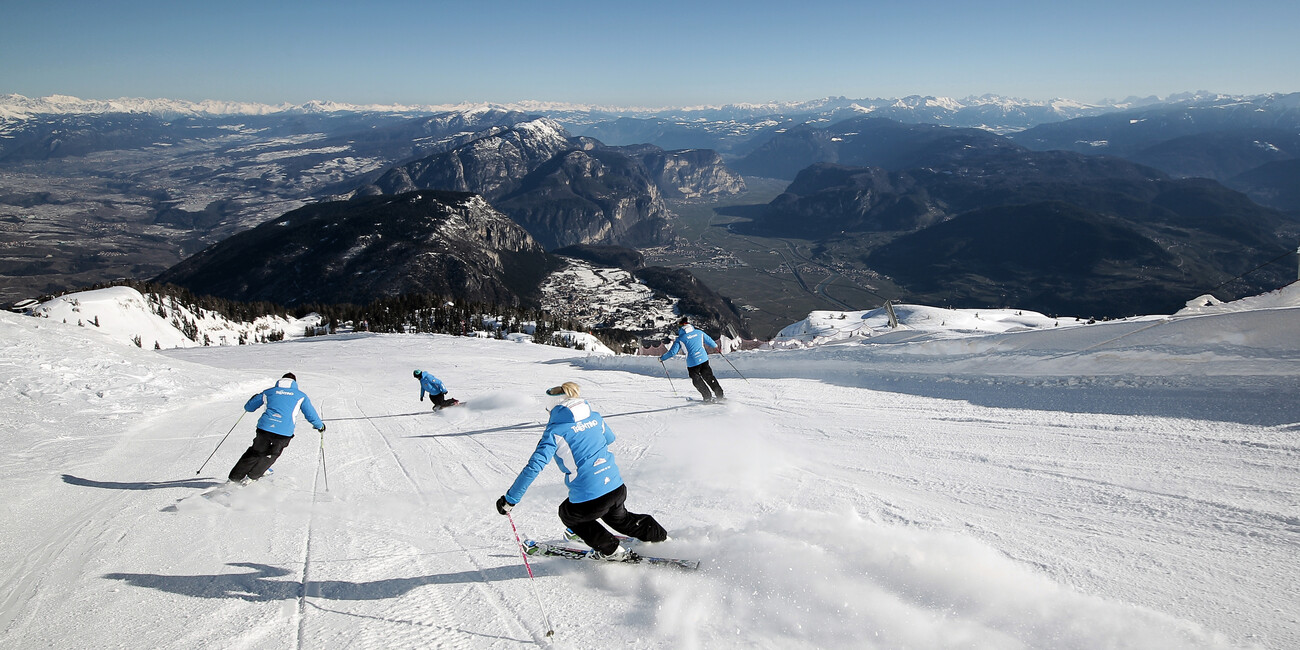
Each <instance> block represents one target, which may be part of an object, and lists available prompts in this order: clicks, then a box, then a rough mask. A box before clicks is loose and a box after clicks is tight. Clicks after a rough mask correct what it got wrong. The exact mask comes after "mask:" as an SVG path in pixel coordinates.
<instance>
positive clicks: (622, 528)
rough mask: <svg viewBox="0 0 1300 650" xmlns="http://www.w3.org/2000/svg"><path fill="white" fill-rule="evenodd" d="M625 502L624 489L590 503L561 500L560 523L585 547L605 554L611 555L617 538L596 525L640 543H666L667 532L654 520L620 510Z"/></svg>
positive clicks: (620, 487)
mask: <svg viewBox="0 0 1300 650" xmlns="http://www.w3.org/2000/svg"><path fill="white" fill-rule="evenodd" d="M626 500H627V486H626V485H620V486H618V488H617V489H615V490H614V491H613V492H610V493H609V494H606V495H604V496H600V497H596V498H595V499H592V500H591V501H583V502H582V503H574V502H572V501H569V500H568V499H565V500H564V503H561V504H560V521H562V522H564V525H565V526H568V527H569V530H572V531H573V532H575V533H577V534H578V537H581V538H582V541H584V542H586V544H587V546H590V547H591V548H593V549H595V550H597V551H599V552H601V553H606V554H608V553H613V552H614V549H616V548H618V538H617V537H614V536H613V535H611V534H610V532H609V531H608V530H606V529H605V527H604V526H602V525H600V522H601V521H604V522H605V523H606V524H609V527H610V528H613V529H614V530H616V531H618V532H620V533H622V534H624V535H627V536H628V537H635V538H637V539H639V540H641V541H643V542H662V541H664V540H665V539H668V531H666V530H664V527H663V526H660V525H659V522H657V521H655V518H654V517H651V516H650V515H638V514H634V513H631V512H628V511H627V508H624V507H623V502H624V501H626Z"/></svg>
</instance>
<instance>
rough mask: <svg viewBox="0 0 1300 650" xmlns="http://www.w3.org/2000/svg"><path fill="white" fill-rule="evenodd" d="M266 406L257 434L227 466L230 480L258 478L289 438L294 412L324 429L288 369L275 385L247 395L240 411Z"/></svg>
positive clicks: (259, 419) (295, 378)
mask: <svg viewBox="0 0 1300 650" xmlns="http://www.w3.org/2000/svg"><path fill="white" fill-rule="evenodd" d="M262 407H266V410H265V411H264V412H263V413H262V417H260V418H258V419H257V435H256V436H255V437H254V438H253V444H252V445H251V446H250V447H249V448H248V450H247V451H245V452H244V455H243V456H240V457H239V460H238V461H236V462H235V466H234V467H232V468H231V469H230V480H232V481H238V482H240V483H244V484H248V483H251V482H252V481H256V480H257V479H259V478H262V475H263V474H265V473H266V471H267V470H268V469H270V468H271V465H274V464H275V461H276V459H278V458H279V457H280V452H282V451H284V448H285V447H287V446H289V441H291V440H293V428H294V426H293V418H294V416H295V415H296V414H297V412H298V411H302V415H303V417H305V418H307V421H308V422H310V423H311V425H312V427H314V428H315V429H316V430H317V431H320V432H321V433H324V432H325V422H324V421H323V420H321V419H320V415H317V414H316V408H315V407H313V406H312V405H311V399H310V398H308V397H307V394H306V393H304V392H302V391H300V390H298V378H297V377H295V376H294V375H293V373H292V372H286V373H284V376H283V377H281V378H280V380H279V381H277V382H275V385H274V386H272V387H270V388H268V389H266V390H264V391H262V392H260V393H258V394H256V395H254V396H252V397H251V398H249V400H248V403H246V404H244V410H245V411H248V412H249V413H252V412H254V411H256V410H257V409H260V408H262Z"/></svg>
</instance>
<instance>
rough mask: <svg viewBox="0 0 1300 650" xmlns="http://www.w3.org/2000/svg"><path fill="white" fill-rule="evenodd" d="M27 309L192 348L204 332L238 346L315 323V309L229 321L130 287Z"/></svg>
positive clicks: (115, 335)
mask: <svg viewBox="0 0 1300 650" xmlns="http://www.w3.org/2000/svg"><path fill="white" fill-rule="evenodd" d="M159 311H161V314H160V313H157V312H159ZM32 312H33V315H35V316H37V317H39V318H45V319H50V320H54V321H58V322H61V323H68V324H76V325H79V326H81V327H89V328H91V329H92V330H94V331H97V332H100V333H102V334H103V335H104V336H106V337H107V338H109V339H111V340H115V341H118V342H130V343H132V344H136V343H135V340H136V339H137V338H138V339H139V343H138V347H146V348H150V349H153V348H154V347H155V346H156V347H158V348H163V349H166V348H177V347H195V346H198V345H203V341H204V337H205V336H206V337H207V341H208V342H209V344H211V345H237V344H238V343H239V341H240V340H241V339H244V340H246V341H247V342H250V343H252V342H256V341H258V339H259V337H262V338H264V337H266V336H267V335H269V334H272V333H278V334H280V335H282V336H284V337H288V338H297V337H300V336H302V335H303V333H304V331H305V330H306V329H308V328H312V327H315V326H317V325H319V324H320V317H319V316H317V315H315V314H310V315H308V316H307V317H306V318H302V319H296V318H294V319H287V318H281V317H278V316H262V317H259V318H257V319H256V320H255V321H253V322H251V323H243V322H234V321H231V320H229V319H226V318H223V317H222V316H221V315H220V314H217V313H214V312H211V311H208V310H202V309H201V310H197V311H195V310H191V309H189V308H187V307H184V306H180V305H178V304H176V303H175V302H174V301H171V300H169V299H166V298H161V297H159V296H157V295H155V294H150V295H149V296H148V297H145V296H144V295H142V294H141V293H140V292H139V291H136V290H135V289H132V288H130V287H109V288H107V289H95V290H92V291H77V292H73V293H69V294H66V295H63V296H59V297H57V298H54V299H51V300H47V301H45V302H43V303H41V304H40V305H38V306H37V307H36V308H35V309H33V310H32ZM164 315H165V316H164ZM186 322H188V323H192V324H193V326H194V332H195V333H196V336H197V338H198V340H197V341H195V340H192V339H190V338H187V337H186V336H185V334H184V333H183V332H182V331H181V330H182V329H183V323H186Z"/></svg>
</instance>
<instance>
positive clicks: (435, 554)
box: [0, 287, 1300, 649]
mask: <svg viewBox="0 0 1300 650" xmlns="http://www.w3.org/2000/svg"><path fill="white" fill-rule="evenodd" d="M1296 291H1297V290H1296V289H1295V288H1294V287H1292V288H1290V289H1288V290H1287V291H1284V292H1279V293H1277V294H1274V295H1270V296H1264V297H1259V298H1258V299H1257V302H1256V304H1254V305H1253V306H1252V305H1251V304H1250V303H1246V302H1244V301H1242V302H1240V303H1231V304H1229V305H1208V306H1207V305H1205V304H1204V303H1206V302H1211V301H1209V300H1203V301H1201V302H1200V303H1197V304H1198V305H1199V306H1195V305H1194V306H1189V308H1188V309H1189V310H1193V311H1190V312H1188V311H1186V310H1185V312H1180V313H1179V314H1177V315H1174V316H1172V317H1167V318H1152V319H1146V320H1136V321H1121V322H1113V323H1096V324H1091V325H1078V326H1072V327H1065V326H1064V325H1062V326H1060V327H1047V326H1037V327H1035V326H1034V324H1033V323H1030V324H1028V325H1024V324H1020V325H1017V326H1016V327H1014V328H1009V329H1007V330H1006V331H995V330H993V329H990V330H981V331H975V330H971V329H964V330H963V331H939V330H933V331H926V330H923V329H919V328H918V329H913V330H908V331H906V332H900V333H896V334H882V335H878V336H877V335H873V336H871V337H869V338H865V337H860V336H859V337H855V338H843V339H839V340H836V341H834V342H832V343H830V344H827V345H820V346H815V347H811V348H807V349H789V350H771V351H751V352H743V353H732V354H728V355H727V356H726V357H725V359H724V358H720V357H718V356H716V355H715V356H714V357H713V358H712V365H713V367H714V369H715V371H716V372H717V374H718V376H719V377H720V379H721V381H722V383H723V386H724V387H725V388H726V390H727V395H728V398H729V402H728V404H727V405H725V406H711V405H695V404H693V403H691V402H686V401H684V400H683V399H682V398H681V395H686V394H689V393H691V392H692V389H691V388H690V385H689V382H688V381H687V379H686V378H685V370H684V367H683V365H682V362H681V360H680V359H675V360H673V361H670V362H669V363H668V364H667V365H666V368H667V370H668V371H669V372H670V374H671V377H665V376H664V369H665V366H661V365H660V364H659V362H658V360H656V359H652V358H640V357H629V356H582V355H580V356H576V357H575V356H572V355H574V352H573V351H572V350H563V349H559V348H552V347H547V346H539V345H530V344H523V343H519V342H515V341H496V340H487V339H476V338H464V337H448V336H430V335H405V336H402V335H389V336H385V335H361V334H353V335H346V336H331V337H316V338H309V339H300V340H294V341H287V342H283V343H274V344H267V345H256V346H228V347H197V348H185V349H173V350H165V351H162V352H155V351H152V350H149V349H138V348H136V347H135V346H134V345H130V344H123V343H121V342H119V341H115V340H110V339H109V338H107V337H104V336H101V335H100V334H97V333H96V332H94V331H93V328H88V327H77V326H76V325H75V324H73V323H68V324H65V323H63V322H62V321H61V319H54V318H48V319H47V318H30V317H23V316H17V315H13V314H0V340H3V341H5V344H4V346H3V347H0V384H2V385H3V388H4V393H3V395H4V398H3V400H0V422H3V427H4V429H3V439H4V440H5V442H6V445H5V448H4V454H3V456H0V462H3V468H4V471H5V473H4V475H5V477H6V479H5V481H3V482H0V502H3V503H4V504H5V513H6V517H4V518H3V520H0V536H2V537H0V539H3V540H4V543H3V544H0V566H2V567H4V572H3V574H0V575H2V576H3V578H2V579H3V591H0V593H3V594H4V595H3V601H0V602H2V605H0V645H3V646H5V647H23V648H26V647H117V646H128V647H177V648H189V647H195V648H197V647H204V648H207V647H245V648H261V647H274V648H282V647H302V648H314V647H353V648H368V647H376V648H379V647H383V648H389V647H473V648H512V647H520V646H534V645H554V646H555V647H564V648H592V647H655V648H704V647H709V648H714V647H763V648H803V647H807V648H813V647H822V648H826V647H855V648H1088V649H1091V648H1232V647H1264V648H1292V647H1296V646H1297V645H1300V620H1297V614H1296V612H1297V608H1296V607H1295V606H1294V605H1295V603H1297V602H1300V587H1298V585H1300V556H1298V555H1297V553H1296V548H1297V543H1300V487H1298V486H1300V480H1298V479H1300V476H1298V474H1300V464H1298V463H1297V462H1296V459H1297V456H1298V455H1300V445H1298V444H1297V443H1296V440H1295V436H1296V432H1297V430H1300V406H1297V404H1296V400H1295V397H1296V395H1297V394H1300V393H1298V391H1297V389H1298V388H1300V380H1297V377H1300V372H1298V371H1300V318H1298V316H1300V308H1298V307H1297V303H1296V301H1295V299H1296V296H1297V294H1296ZM1194 302H1195V301H1194ZM83 305H84V302H83ZM938 311H946V310H938ZM992 315H993V314H992V313H991V312H989V313H985V312H981V314H980V319H979V320H981V321H988V320H990V318H991V317H992ZM902 316H903V314H900V317H902ZM1031 320H1032V318H1031ZM910 322H915V321H910ZM1021 325H1023V326H1024V327H1026V328H1028V329H1025V330H1020V327H1021ZM946 328H947V326H946V325H945V326H942V327H941V330H942V329H946ZM1012 329H1014V330H1017V331H1011V330H1012ZM908 337H911V338H908ZM891 341H892V342H891ZM733 364H734V366H733ZM412 368H421V369H425V370H428V371H430V372H433V373H435V374H437V375H438V377H439V378H440V379H442V380H443V381H444V382H445V383H446V385H447V387H448V389H449V390H450V392H451V395H452V396H454V397H457V398H459V399H461V400H464V401H465V405H464V406H461V407H456V408H453V409H448V410H445V411H442V412H440V413H437V414H433V413H430V412H428V410H427V409H428V405H427V403H425V402H420V401H418V400H417V397H418V391H419V389H418V386H417V384H416V383H415V381H414V380H413V379H411V369H412ZM286 371H292V372H295V373H296V374H297V376H298V378H299V382H300V385H301V387H302V388H303V389H304V390H305V391H306V392H307V393H308V394H309V395H311V397H312V400H313V401H314V402H315V403H316V405H317V407H318V408H319V409H320V410H321V412H322V415H323V416H324V418H325V420H326V422H327V423H328V430H327V432H326V433H325V434H324V436H323V437H320V436H318V435H317V434H316V433H315V432H313V431H312V430H311V429H310V428H308V427H306V426H305V425H302V426H300V428H299V436H298V437H297V438H296V439H295V441H294V442H293V444H291V445H290V446H289V447H288V449H287V450H286V451H285V454H284V456H283V457H282V458H281V459H280V461H279V462H278V463H277V464H276V467H275V469H276V472H275V473H274V474H273V475H271V476H270V477H268V478H266V479H264V480H263V481H262V482H259V483H257V484H254V485H252V486H250V487H249V488H246V489H244V490H242V491H238V492H235V493H234V494H233V495H232V496H231V500H230V503H229V505H222V504H220V503H217V502H215V501H211V500H208V499H205V498H203V497H202V496H200V493H202V492H204V491H205V490H207V489H209V488H211V487H213V486H216V485H218V484H219V483H220V482H221V481H222V479H223V476H224V474H225V472H226V471H227V470H228V469H229V467H230V465H231V464H232V463H233V462H234V461H235V459H236V458H237V456H238V455H239V454H240V453H241V452H242V451H243V449H244V447H246V446H247V444H248V443H249V441H250V440H251V439H252V434H253V423H254V421H255V420H254V418H255V416H253V415H249V416H242V415H241V413H242V410H241V406H242V404H243V402H244V400H246V399H247V398H248V396H249V395H251V394H252V393H254V392H255V391H257V390H260V389H262V388H264V387H266V386H268V385H270V383H271V382H272V380H274V379H275V378H276V377H279V376H280V374H282V373H284V372H286ZM737 371H739V373H743V375H744V377H745V378H744V379H742V378H741V377H740V376H739V375H738V374H737ZM565 380H573V381H577V382H578V383H580V384H581V385H582V387H583V392H584V394H585V395H586V396H587V397H588V398H589V399H590V400H591V401H592V403H593V405H594V407H595V408H596V410H598V411H600V412H601V413H603V414H604V415H605V417H606V420H607V422H608V424H609V425H610V426H611V427H612V428H613V430H614V431H615V432H616V433H617V435H618V440H617V441H616V442H615V444H614V446H613V450H614V452H615V454H616V456H617V458H618V462H619V464H620V467H621V468H622V470H623V474H624V476H625V478H626V479H627V481H628V484H629V495H630V496H629V502H628V505H629V507H630V508H631V509H633V510H634V511H638V512H649V513H653V514H654V515H655V516H656V517H657V518H659V519H660V521H662V522H663V523H664V524H665V525H666V526H667V527H668V528H669V530H670V532H671V534H672V536H673V540H672V541H670V542H667V543H665V544H660V545H656V546H654V547H651V549H650V551H651V552H653V553H655V554H661V555H669V556H677V557H689V558H698V559H700V560H702V561H703V566H702V568H701V569H700V570H699V571H698V572H694V573H684V572H678V571H672V570H661V569H655V568H650V567H634V566H624V565H604V564H600V565H584V564H578V563H575V562H570V561H567V560H561V559H550V558H534V559H532V560H531V562H532V569H533V572H534V574H535V575H536V578H535V579H532V580H530V579H529V577H528V574H527V573H526V572H525V570H524V567H523V565H522V561H521V559H520V556H519V554H518V552H517V550H516V548H515V540H514V536H513V534H512V532H511V530H510V525H509V523H508V522H507V521H506V519H505V518H504V517H501V516H499V515H497V514H496V512H495V510H494V508H493V501H495V499H496V497H497V496H498V495H500V494H501V493H502V492H504V490H505V489H506V488H507V487H508V486H509V484H510V482H511V480H512V479H513V478H514V476H515V474H516V473H517V472H518V471H519V469H520V468H522V467H523V464H524V463H525V462H526V460H527V458H528V455H529V454H530V453H531V451H532V449H533V448H534V446H535V445H536V441H537V436H538V435H539V433H540V425H541V422H543V421H544V418H545V412H544V411H543V410H542V409H543V403H542V402H541V401H540V400H539V399H538V396H539V393H540V392H541V390H542V389H544V388H546V387H548V386H552V385H555V384H557V383H560V382H562V381H565ZM674 392H675V393H676V395H675V394H674ZM227 432H231V433H230V435H229V439H225V436H226V434H227ZM214 450H215V452H216V453H215V455H214V456H213V458H212V460H211V462H209V463H207V465H206V466H205V467H204V469H203V471H202V472H199V473H198V474H197V475H196V470H198V469H199V467H200V465H201V464H203V462H204V460H205V458H207V457H208V456H209V454H212V453H213V452H214ZM322 469H325V470H327V472H328V474H327V475H326V473H325V472H324V471H322ZM327 476H328V478H327ZM327 480H328V491H327V490H326V481H327ZM564 494H565V491H564V488H563V486H562V483H561V480H560V475H559V472H558V470H556V469H554V468H548V469H547V470H546V471H545V472H543V474H542V475H541V477H540V478H539V479H538V481H537V482H536V483H535V484H534V485H533V487H532V489H531V490H530V491H529V493H528V495H527V497H526V498H525V499H524V501H523V502H522V503H521V504H520V505H519V507H518V508H516V510H515V511H514V514H513V519H514V522H515V523H516V524H517V525H518V527H519V528H520V529H521V530H522V531H523V532H524V533H525V534H532V535H536V536H538V537H540V538H542V539H556V538H557V537H558V532H559V529H560V524H559V522H558V519H557V517H556V515H555V508H556V506H557V504H558V503H559V502H560V501H561V500H562V499H563V498H564ZM534 590H535V591H534ZM534 593H536V594H537V596H540V598H541V600H542V602H543V604H544V607H545V615H546V616H547V617H548V618H549V620H550V622H551V623H552V625H553V627H554V629H555V636H554V637H553V638H550V639H548V638H547V637H545V636H544V634H545V631H546V625H545V624H544V622H543V620H544V619H543V612H542V610H541V609H540V608H539V604H538V601H537V600H536V598H535V596H534Z"/></svg>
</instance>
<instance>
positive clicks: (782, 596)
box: [646, 510, 1233, 650]
mask: <svg viewBox="0 0 1300 650" xmlns="http://www.w3.org/2000/svg"><path fill="white" fill-rule="evenodd" d="M683 550H685V551H688V552H694V553H697V554H703V555H706V556H711V557H719V558H722V559H721V560H719V561H718V562H717V563H716V564H714V565H713V566H712V567H710V570H711V572H713V573H714V579H711V580H709V581H692V582H690V583H688V584H686V585H684V588H683V585H682V584H680V583H678V582H675V583H672V584H668V583H666V582H659V581H655V580H653V579H652V578H654V576H651V577H650V578H649V579H647V580H646V582H647V583H649V584H647V585H646V586H647V587H649V589H650V590H651V592H652V594H653V595H652V596H649V597H647V598H646V605H647V607H649V606H651V605H652V604H653V605H654V606H655V611H656V612H657V619H658V620H657V623H658V625H659V627H660V629H664V630H681V631H682V632H681V635H680V638H678V639H675V641H677V642H678V643H677V644H676V647H683V648H703V647H711V646H712V645H713V643H714V642H716V640H717V639H725V638H728V637H733V638H745V639H762V640H763V643H762V644H761V645H760V647H771V648H784V647H819V648H836V647H840V648H847V647H853V648H880V649H889V648H918V649H919V648H925V649H940V648H989V649H994V648H996V649H1007V648H1059V649H1066V648H1077V649H1079V650H1090V649H1093V648H1133V649H1134V650H1142V649H1147V648H1172V647H1177V648H1229V647H1233V646H1232V644H1231V643H1229V641H1228V640H1227V639H1226V638H1225V637H1224V636H1223V635H1221V634H1216V633H1212V632H1207V631H1205V630H1203V629H1202V628H1200V627H1199V626H1197V625H1194V624H1191V623H1188V622H1186V621H1180V620H1177V619H1174V618H1172V617H1169V616H1167V615H1163V614H1160V613H1158V612H1155V611H1152V610H1149V609H1145V608H1142V607H1135V606H1132V605H1129V604H1126V603H1121V602H1116V601H1110V600H1107V599H1104V598H1099V597H1096V596H1089V595H1086V594H1082V593H1079V592H1077V591H1074V590H1072V589H1070V588H1068V587H1065V586H1062V585H1060V584H1058V583H1055V582H1053V581H1051V580H1049V579H1048V578H1047V577H1045V576H1044V575H1042V574H1040V573H1037V572H1035V571H1033V570H1032V569H1030V568H1028V567H1026V566H1024V565H1023V564H1020V563H1017V562H1015V561H1014V560H1012V559H1010V558H1008V557H1006V556H1005V555H1004V554H1002V553H1000V552H998V551H997V550H996V549H994V548H992V547H990V546H988V545H986V544H983V543H981V542H979V541H976V540H974V539H972V538H970V537H967V536H963V535H958V534H954V533H943V532H933V531H925V530H920V529H916V528H911V527H906V526H898V525H890V524H882V523H879V522H873V521H870V520H869V519H864V518H862V517H859V516H857V515H856V514H854V513H851V512H849V513H838V514H826V513H817V512H812V511H806V510H804V511H781V512H774V513H770V514H766V515H760V516H756V517H755V518H753V519H751V520H749V521H746V522H744V523H743V524H742V525H741V526H740V527H739V528H736V529H731V530H725V531H710V532H709V533H708V535H707V537H706V539H705V540H703V541H700V542H696V543H693V544H691V545H689V546H686V547H684V548H683ZM706 603H707V604H706Z"/></svg>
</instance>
